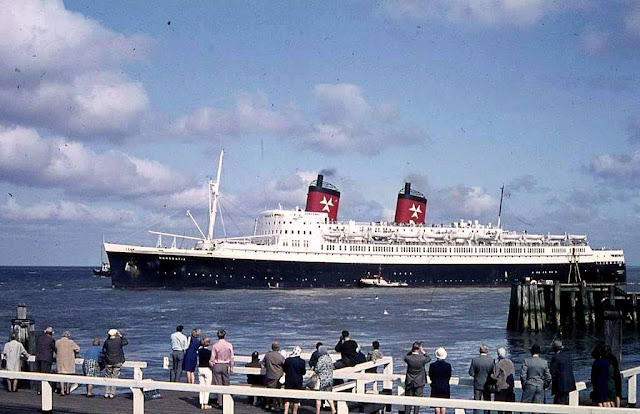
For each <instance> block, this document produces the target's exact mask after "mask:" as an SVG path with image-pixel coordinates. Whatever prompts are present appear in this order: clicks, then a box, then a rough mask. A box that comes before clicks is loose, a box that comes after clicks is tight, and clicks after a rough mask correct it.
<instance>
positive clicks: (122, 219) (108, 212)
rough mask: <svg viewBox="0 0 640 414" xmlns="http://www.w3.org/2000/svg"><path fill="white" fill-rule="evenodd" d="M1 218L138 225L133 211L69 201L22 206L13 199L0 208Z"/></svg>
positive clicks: (27, 220) (25, 220)
mask: <svg viewBox="0 0 640 414" xmlns="http://www.w3.org/2000/svg"><path fill="white" fill-rule="evenodd" d="M0 216H1V217H2V218H3V219H5V220H16V221H21V222H23V221H24V222H33V221H43V222H54V223H55V222H73V223H78V222H79V223H82V222H91V223H119V225H123V226H125V224H124V223H129V224H128V225H129V226H130V225H131V224H132V223H137V218H136V216H135V214H134V213H133V212H132V211H129V210H124V209H113V208H110V207H102V206H93V205H90V204H86V203H78V202H73V201H68V200H61V201H56V202H51V201H43V202H39V203H35V204H32V205H22V204H20V203H18V202H17V201H15V200H14V199H13V198H10V199H9V200H7V202H6V203H4V204H3V205H1V206H0Z"/></svg>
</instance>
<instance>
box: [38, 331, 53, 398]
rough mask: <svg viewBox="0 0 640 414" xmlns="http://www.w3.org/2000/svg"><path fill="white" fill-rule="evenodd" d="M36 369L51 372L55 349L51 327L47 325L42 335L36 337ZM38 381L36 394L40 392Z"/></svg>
mask: <svg viewBox="0 0 640 414" xmlns="http://www.w3.org/2000/svg"><path fill="white" fill-rule="evenodd" d="M36 348H37V351H36V369H37V370H38V372H44V373H45V374H50V373H51V365H53V353H54V352H55V350H56V341H55V340H54V339H53V328H52V327H50V326H49V327H48V328H47V329H45V330H44V333H43V334H42V335H39V336H38V338H37V339H36ZM39 384H40V382H38V394H40V385H39Z"/></svg>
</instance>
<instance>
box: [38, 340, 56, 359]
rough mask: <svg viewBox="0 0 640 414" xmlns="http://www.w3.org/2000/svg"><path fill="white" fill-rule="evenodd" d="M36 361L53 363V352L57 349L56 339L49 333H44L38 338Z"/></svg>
mask: <svg viewBox="0 0 640 414" xmlns="http://www.w3.org/2000/svg"><path fill="white" fill-rule="evenodd" d="M36 348H38V350H37V352H36V361H47V362H51V363H53V352H54V351H55V350H56V341H55V340H54V339H53V337H52V336H51V335H49V334H42V335H40V336H38V339H37V340H36Z"/></svg>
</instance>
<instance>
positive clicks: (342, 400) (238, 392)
mask: <svg viewBox="0 0 640 414" xmlns="http://www.w3.org/2000/svg"><path fill="white" fill-rule="evenodd" d="M358 375H364V374H358ZM368 375H381V374H368ZM0 378H9V379H25V380H32V381H41V383H42V394H41V401H42V411H51V410H52V409H53V390H52V387H51V384H50V383H49V381H51V382H75V383H78V384H92V385H101V386H115V387H118V388H130V389H131V391H132V393H133V413H134V414H143V413H144V393H143V391H145V390H171V391H183V392H192V393H196V392H200V391H208V392H210V393H217V394H222V396H223V397H222V413H223V414H233V413H234V398H235V397H241V396H255V397H276V398H287V397H288V398H296V399H301V400H334V401H336V406H337V411H338V414H347V413H348V412H349V409H348V406H347V403H349V402H350V403H360V404H362V403H369V404H382V405H390V404H395V405H398V406H402V405H412V406H421V407H444V408H453V409H455V411H456V414H464V413H465V412H466V410H474V409H476V410H497V411H517V412H531V413H546V414H600V413H602V414H604V413H609V412H610V413H613V412H615V413H619V414H637V410H636V409H631V408H603V407H592V406H570V405H553V404H528V403H515V402H513V403H511V402H496V401H474V400H467V399H440V398H430V397H406V396H399V395H385V394H370V393H362V392H335V391H331V392H329V391H306V390H304V391H303V390H285V389H273V388H264V387H251V386H246V385H230V386H223V385H199V384H188V383H180V382H165V381H153V380H140V379H113V378H104V377H85V376H80V375H60V374H43V373H34V372H12V371H0Z"/></svg>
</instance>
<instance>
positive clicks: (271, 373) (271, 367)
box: [262, 351, 284, 380]
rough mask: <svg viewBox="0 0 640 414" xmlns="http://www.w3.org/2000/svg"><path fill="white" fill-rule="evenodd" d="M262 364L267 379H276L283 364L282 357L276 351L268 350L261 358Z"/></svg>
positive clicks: (281, 371) (280, 373) (279, 375)
mask: <svg viewBox="0 0 640 414" xmlns="http://www.w3.org/2000/svg"><path fill="white" fill-rule="evenodd" d="M262 365H264V368H265V371H266V372H265V374H264V377H265V378H266V379H267V380H277V379H279V378H280V377H281V376H282V374H283V372H284V371H283V370H282V366H283V365H284V357H283V356H282V355H281V354H280V352H278V351H269V352H267V353H266V354H264V357H263V358H262Z"/></svg>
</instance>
